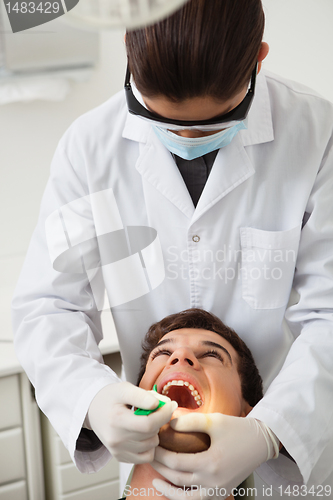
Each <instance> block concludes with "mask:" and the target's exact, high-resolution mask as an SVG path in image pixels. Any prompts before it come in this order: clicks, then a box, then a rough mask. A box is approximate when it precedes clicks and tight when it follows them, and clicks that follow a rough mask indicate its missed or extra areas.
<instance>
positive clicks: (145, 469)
mask: <svg viewBox="0 0 333 500" xmlns="http://www.w3.org/2000/svg"><path fill="white" fill-rule="evenodd" d="M153 479H163V480H165V478H164V477H163V476H161V474H159V473H158V472H157V471H156V470H155V469H153V467H152V466H151V465H150V464H143V465H136V466H135V467H134V472H133V476H132V480H131V485H130V488H129V492H128V494H127V498H133V500H134V498H136V499H137V498H140V500H151V499H159V500H167V498H166V497H165V496H164V495H163V496H161V493H160V492H159V491H157V490H156V489H155V488H154V486H153V484H152V483H153ZM135 488H137V489H135ZM209 498H210V499H211V500H214V499H215V496H214V497H209ZM216 498H218V497H216ZM220 498H221V497H220ZM227 500H234V497H233V496H232V495H230V496H229V497H228V498H227Z"/></svg>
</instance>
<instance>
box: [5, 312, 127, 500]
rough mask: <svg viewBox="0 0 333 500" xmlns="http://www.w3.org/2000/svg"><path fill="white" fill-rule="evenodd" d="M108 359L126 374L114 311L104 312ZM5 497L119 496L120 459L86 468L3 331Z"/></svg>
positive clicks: (82, 499) (75, 499) (84, 499)
mask: <svg viewBox="0 0 333 500" xmlns="http://www.w3.org/2000/svg"><path fill="white" fill-rule="evenodd" d="M102 325H103V331H104V339H103V341H102V342H101V344H100V349H101V352H102V354H103V357H104V360H105V363H106V364H108V365H109V366H110V367H111V368H112V369H113V370H115V371H116V372H117V373H118V374H120V370H121V360H120V354H119V346H118V341H117V336H116V333H115V330H114V326H113V321H112V318H111V314H110V312H108V311H103V312H102ZM0 401H1V403H0V408H1V409H0V500H92V499H94V500H104V499H105V498H110V499H112V498H118V490H119V479H118V476H119V469H118V462H117V461H116V460H111V461H110V462H109V463H108V465H107V466H106V467H104V468H103V469H102V470H101V471H100V472H98V473H96V474H81V473H80V472H78V470H77V469H76V467H75V466H74V464H73V463H72V461H71V459H70V456H69V453H68V451H67V450H66V448H65V447H64V445H63V444H62V442H61V440H60V438H59V437H58V435H57V434H56V432H55V431H54V430H53V428H52V427H51V425H50V423H49V421H48V420H47V418H46V417H45V416H44V415H43V414H42V413H41V412H40V410H39V409H38V407H37V404H36V401H35V398H34V391H33V387H32V385H31V384H30V382H29V380H28V378H27V376H26V375H25V373H24V372H23V370H22V367H21V366H20V364H19V362H18V360H17V358H16V355H15V352H14V347H13V343H12V341H11V340H10V336H9V335H8V333H7V335H3V336H1V335H0Z"/></svg>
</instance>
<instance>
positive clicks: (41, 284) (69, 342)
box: [12, 129, 119, 472]
mask: <svg viewBox="0 0 333 500" xmlns="http://www.w3.org/2000/svg"><path fill="white" fill-rule="evenodd" d="M66 141H67V142H68V144H69V145H68V146H66ZM73 143H74V144H75V141H73V140H72V131H71V129H70V130H69V131H68V132H67V134H66V135H65V138H63V140H62V141H61V143H60V145H59V146H58V148H57V150H56V153H55V155H54V158H53V162H52V166H51V176H50V179H49V181H48V184H47V187H46V190H45V193H44V196H43V200H42V205H41V211H40V216H39V221H38V225H37V228H36V230H35V232H34V234H33V236H32V240H31V242H30V246H29V249H28V253H27V256H26V259H25V263H24V266H23V269H22V272H21V276H20V279H19V282H18V284H17V287H16V291H15V295H14V299H13V304H12V307H13V312H12V314H13V328H14V344H15V349H16V353H17V356H18V358H19V360H20V362H21V364H22V366H23V368H24V370H25V371H26V373H27V375H28V377H29V379H30V380H31V382H32V384H33V385H34V387H35V390H36V400H37V403H38V405H39V407H40V408H41V410H42V411H43V412H44V413H45V414H46V416H47V417H48V419H49V420H50V422H51V424H52V426H53V427H54V429H55V430H56V432H57V433H58V434H59V436H60V438H61V439H62V441H63V443H64V445H65V446H66V448H67V449H68V451H69V453H70V455H71V458H72V460H73V461H74V462H75V464H76V466H77V467H78V468H79V470H80V471H81V472H92V471H96V470H98V469H100V468H101V467H102V466H103V465H105V464H106V463H107V461H108V460H109V459H110V453H109V452H108V451H107V450H106V448H105V447H104V446H101V443H100V444H99V446H96V440H93V441H95V442H94V445H92V449H91V451H90V450H89V446H87V439H85V440H84V441H85V446H81V447H78V449H76V448H77V446H76V444H77V440H78V438H79V435H80V432H81V429H82V424H83V422H84V419H85V416H86V413H87V410H88V408H89V405H90V402H91V401H92V399H93V397H94V396H95V395H96V393H97V392H98V391H99V390H100V389H102V388H103V387H104V386H106V385H107V384H110V383H117V382H119V379H118V377H117V375H116V374H115V373H114V372H113V371H112V370H111V369H110V368H109V367H108V366H106V365H104V364H103V359H102V356H101V353H100V351H99V349H98V343H99V342H100V340H101V339H102V330H101V322H100V312H99V311H98V309H97V307H96V304H95V301H94V297H93V295H92V291H91V287H90V283H89V281H88V279H87V275H86V274H84V273H81V274H80V273H71V272H67V273H64V272H59V271H57V270H55V269H54V267H53V265H52V262H51V257H50V254H49V250H48V246H47V241H46V233H45V223H46V221H47V220H50V219H49V217H50V215H51V214H52V213H56V212H57V211H59V209H60V208H61V207H64V206H65V205H67V204H68V203H70V202H73V201H74V200H78V199H82V198H83V197H87V196H88V195H89V190H88V187H87V185H86V180H85V179H86V175H85V171H84V159H83V158H82V157H80V148H79V147H77V157H78V163H77V165H79V167H78V168H80V169H81V171H80V172H77V171H76V170H75V168H74V166H73V165H72V164H71V162H70V161H69V159H68V155H67V154H66V147H67V149H68V148H72V149H71V153H72V155H73V154H74V153H75V154H76V152H75V151H74V150H73V148H75V146H73ZM84 216H85V217H86V218H87V219H88V220H89V221H90V224H91V225H92V226H93V224H94V222H93V217H92V215H91V213H89V209H87V210H86V213H85V214H84ZM90 432H92V431H90ZM96 448H98V449H96ZM79 449H84V450H85V451H79Z"/></svg>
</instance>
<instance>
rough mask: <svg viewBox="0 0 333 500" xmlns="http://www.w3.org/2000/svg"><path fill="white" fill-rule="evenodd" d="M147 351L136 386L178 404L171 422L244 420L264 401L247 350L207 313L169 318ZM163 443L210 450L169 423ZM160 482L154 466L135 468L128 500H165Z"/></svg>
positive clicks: (203, 438) (155, 328)
mask: <svg viewBox="0 0 333 500" xmlns="http://www.w3.org/2000/svg"><path fill="white" fill-rule="evenodd" d="M142 347H143V353H142V356H141V368H140V373H139V376H138V382H137V383H138V385H139V387H142V388H143V389H146V390H151V389H152V388H153V386H154V385H155V384H156V385H157V392H159V393H160V394H163V395H166V396H168V397H169V398H171V399H172V400H175V401H177V403H178V408H177V409H176V410H175V411H174V413H173V415H172V419H173V418H177V417H179V416H180V415H184V414H186V413H188V412H200V413H216V412H220V413H224V414H226V415H233V416H238V417H245V416H246V415H247V414H248V413H249V412H250V410H251V409H252V407H253V406H254V405H255V404H256V403H257V402H258V401H259V400H260V399H261V398H262V396H263V393H262V380H261V377H260V375H259V372H258V369H257V367H256V365H255V362H254V360H253V357H252V354H251V352H250V350H249V349H248V347H247V346H246V345H245V343H244V342H243V341H242V340H241V339H240V338H239V336H238V335H237V334H236V333H235V332H234V331H233V330H232V329H230V328H228V327H227V326H225V325H224V324H223V323H222V321H221V320H220V319H218V318H217V317H216V316H214V315H212V314H210V313H208V312H206V311H203V310H201V309H188V310H186V311H183V312H180V313H177V314H172V315H170V316H167V317H166V318H164V319H162V320H161V321H160V322H158V323H155V324H154V325H152V326H151V327H150V329H149V331H148V333H147V334H146V337H145V339H144V341H143V345H142ZM138 418H146V417H142V416H140V417H139V416H138ZM159 439H160V446H162V447H164V448H166V449H169V450H171V451H177V452H181V453H198V452H201V451H204V450H206V449H207V448H208V447H209V445H210V438H209V436H208V435H207V434H203V433H199V432H190V433H184V432H176V431H174V430H173V429H172V428H171V427H170V426H169V424H166V425H164V426H163V427H162V428H161V430H160V433H159ZM155 478H162V476H161V475H160V474H159V473H158V472H157V471H155V469H153V468H152V466H151V465H150V464H143V465H136V466H135V467H134V471H133V476H132V478H131V481H130V487H127V488H126V490H125V491H126V494H127V498H130V497H133V498H134V497H135V496H138V495H139V496H140V498H147V499H148V498H162V499H164V498H165V497H164V496H161V493H159V492H157V491H156V490H155V489H154V488H153V486H152V480H153V479H155ZM162 479H164V478H162ZM135 488H137V489H136V490H135ZM145 491H146V492H147V494H146V496H145V493H144V492H145ZM134 492H135V493H136V494H135V493H134ZM140 493H142V494H140ZM229 498H232V496H231V497H229ZM243 498H244V497H243Z"/></svg>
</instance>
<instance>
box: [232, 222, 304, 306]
mask: <svg viewBox="0 0 333 500" xmlns="http://www.w3.org/2000/svg"><path fill="white" fill-rule="evenodd" d="M240 239H241V248H242V270H241V276H242V297H243V299H244V300H245V301H246V302H247V303H248V304H249V305H250V306H251V307H252V308H253V309H276V308H278V307H283V306H285V305H286V304H287V303H288V300H289V295H290V291H291V287H292V282H293V277H294V272H295V265H296V257H297V251H298V245H299V239H300V227H298V226H297V227H294V228H293V229H290V230H289V231H262V230H261V229H255V228H252V227H242V228H241V229H240Z"/></svg>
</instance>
